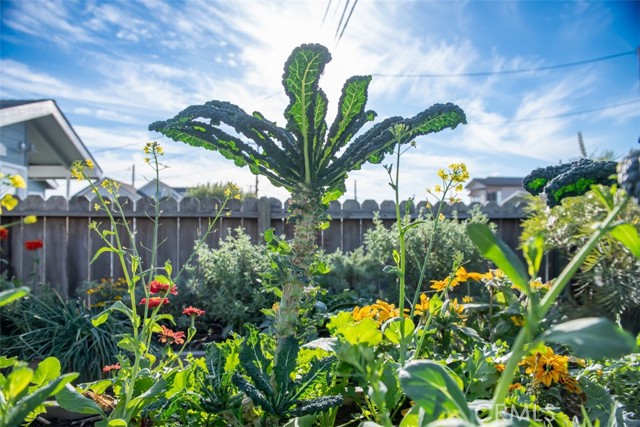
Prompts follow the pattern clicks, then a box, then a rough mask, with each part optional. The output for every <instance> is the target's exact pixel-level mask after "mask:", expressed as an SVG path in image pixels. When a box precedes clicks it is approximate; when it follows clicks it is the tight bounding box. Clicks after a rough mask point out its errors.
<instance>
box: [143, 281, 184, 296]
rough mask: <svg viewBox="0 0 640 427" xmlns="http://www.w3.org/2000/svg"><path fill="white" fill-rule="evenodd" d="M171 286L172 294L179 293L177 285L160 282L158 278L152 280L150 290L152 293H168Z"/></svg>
mask: <svg viewBox="0 0 640 427" xmlns="http://www.w3.org/2000/svg"><path fill="white" fill-rule="evenodd" d="M169 286H171V291H170V292H169V293H170V294H171V295H178V288H177V286H176V285H173V284H172V285H169V284H168V283H160V282H158V281H157V280H152V281H151V283H149V292H151V293H152V294H159V293H163V294H164V293H166V292H167V291H168V290H169Z"/></svg>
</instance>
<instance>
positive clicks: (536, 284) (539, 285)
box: [531, 279, 551, 290]
mask: <svg viewBox="0 0 640 427" xmlns="http://www.w3.org/2000/svg"><path fill="white" fill-rule="evenodd" d="M531 287H532V288H533V289H546V290H549V289H551V281H549V282H546V283H542V280H540V279H536V280H534V281H532V282H531Z"/></svg>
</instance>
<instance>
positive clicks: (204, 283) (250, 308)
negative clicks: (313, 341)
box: [181, 228, 275, 332]
mask: <svg viewBox="0 0 640 427" xmlns="http://www.w3.org/2000/svg"><path fill="white" fill-rule="evenodd" d="M196 257H197V258H196V260H195V261H194V263H193V264H194V265H193V266H191V267H190V268H189V275H190V278H189V280H188V281H187V284H186V288H187V289H185V290H184V291H185V293H187V294H190V298H191V299H192V302H191V304H193V305H197V306H198V308H201V309H203V310H205V311H206V314H205V316H203V317H202V318H201V319H200V320H201V321H203V322H209V323H211V322H213V323H217V324H219V325H222V326H223V327H224V328H226V329H227V331H231V330H233V331H236V332H240V331H242V326H243V324H245V323H256V324H260V323H261V321H262V320H263V316H262V314H261V313H260V309H262V308H265V307H270V306H271V305H272V304H273V302H274V301H275V299H274V297H273V296H272V295H270V294H267V293H265V292H263V291H262V284H261V281H260V275H261V273H263V272H265V271H266V270H267V268H268V267H269V257H268V255H267V252H266V248H265V247H264V246H263V245H254V244H252V243H251V240H250V238H249V236H248V235H247V234H246V233H245V232H244V231H243V230H242V228H238V229H236V230H235V233H232V234H230V235H229V236H227V238H226V239H224V240H223V241H222V242H221V243H220V247H219V248H218V249H210V248H209V247H208V246H206V245H203V246H202V247H200V249H199V250H198V251H197V252H196ZM181 292H182V290H181Z"/></svg>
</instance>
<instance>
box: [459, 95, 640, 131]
mask: <svg viewBox="0 0 640 427" xmlns="http://www.w3.org/2000/svg"><path fill="white" fill-rule="evenodd" d="M638 102H640V99H635V100H633V101H626V102H621V103H619V104H611V105H605V106H603V107H596V108H590V109H587V110H580V111H572V112H569V113H561V114H555V115H553V116H541V117H526V118H524V119H513V120H503V121H494V122H471V123H468V124H469V125H503V124H508V123H519V122H534V121H538V120H552V119H559V118H562V117H570V116H579V115H580V114H586V113H593V112H596V111H604V110H611V109H613V108H618V107H622V106H625V105H631V104H637V103H638Z"/></svg>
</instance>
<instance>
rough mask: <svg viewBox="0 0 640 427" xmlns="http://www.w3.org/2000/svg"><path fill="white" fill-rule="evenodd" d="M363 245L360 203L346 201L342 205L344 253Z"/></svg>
mask: <svg viewBox="0 0 640 427" xmlns="http://www.w3.org/2000/svg"><path fill="white" fill-rule="evenodd" d="M361 244H362V229H361V224H360V203H358V201H357V200H346V201H345V202H344V203H343V205H342V251H343V252H351V251H353V250H355V249H356V248H357V247H359V246H360V245H361Z"/></svg>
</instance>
